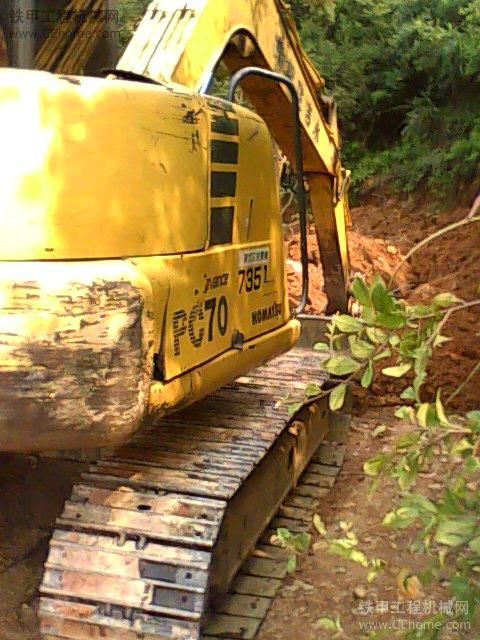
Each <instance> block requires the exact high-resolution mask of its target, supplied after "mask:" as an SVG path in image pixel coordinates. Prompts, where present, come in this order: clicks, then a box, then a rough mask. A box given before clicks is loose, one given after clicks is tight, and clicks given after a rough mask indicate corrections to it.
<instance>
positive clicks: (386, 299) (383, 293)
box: [372, 281, 395, 314]
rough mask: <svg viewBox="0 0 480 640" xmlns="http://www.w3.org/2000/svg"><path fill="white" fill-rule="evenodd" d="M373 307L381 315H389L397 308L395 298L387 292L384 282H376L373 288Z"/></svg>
mask: <svg viewBox="0 0 480 640" xmlns="http://www.w3.org/2000/svg"><path fill="white" fill-rule="evenodd" d="M372 302H373V306H374V307H375V309H376V310H377V311H380V313H387V314H389V313H390V312H391V311H393V309H394V308H395V302H394V299H393V296H392V295H391V294H390V293H389V292H388V291H387V289H386V288H385V285H384V284H383V283H382V282H379V281H377V282H375V284H374V285H373V286H372Z"/></svg>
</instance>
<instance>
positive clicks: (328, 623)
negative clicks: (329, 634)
mask: <svg viewBox="0 0 480 640" xmlns="http://www.w3.org/2000/svg"><path fill="white" fill-rule="evenodd" d="M315 627H317V628H318V629H325V631H337V624H336V622H335V620H332V619H331V618H319V619H318V620H316V622H315Z"/></svg>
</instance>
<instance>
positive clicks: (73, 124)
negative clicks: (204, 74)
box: [0, 71, 299, 450]
mask: <svg viewBox="0 0 480 640" xmlns="http://www.w3.org/2000/svg"><path fill="white" fill-rule="evenodd" d="M3 74H5V75H3ZM0 87H1V88H2V89H1V91H0V96H1V99H0V129H1V132H2V135H3V136H4V137H6V136H10V138H9V139H10V140H11V142H12V144H13V142H14V141H17V146H16V147H15V148H13V147H10V148H12V149H13V153H14V155H15V159H14V160H15V161H14V162H12V157H11V155H9V156H7V155H2V154H0V158H1V160H0V162H1V164H2V172H3V176H4V177H5V178H6V179H5V180H4V181H3V182H2V186H1V188H0V228H1V229H2V234H1V235H0V304H1V313H0V344H1V345H2V346H1V348H0V449H8V450H36V449H48V448H57V449H58V448H75V447H88V446H101V445H105V444H108V445H111V444H115V443H118V442H120V441H122V440H123V439H125V438H126V437H128V436H129V435H130V434H131V432H132V431H133V430H134V429H136V428H137V427H138V426H139V425H140V424H141V422H142V420H143V419H144V417H145V416H146V415H147V414H148V413H151V414H155V415H162V414H164V413H165V412H167V411H171V410H174V409H175V408H178V407H180V406H184V405H185V404H187V403H190V402H193V401H195V400H196V399H198V398H200V397H202V396H203V395H205V394H206V393H208V392H209V391H211V390H212V389H214V388H216V387H218V386H221V385H222V384H225V383H226V382H228V381H230V380H232V379H234V378H235V377H237V376H238V375H240V374H241V373H244V372H245V371H247V370H249V369H251V368H252V367H254V366H257V365H258V364H259V363H260V362H263V361H265V360H267V359H269V358H271V357H273V356H274V355H276V354H278V353H281V352H282V351H284V350H287V349H288V348H290V347H291V346H293V344H294V343H295V341H296V340H297V338H298V334H299V323H298V322H297V321H295V320H291V319H290V311H289V308H288V299H287V292H286V279H285V256H284V250H283V243H282V228H281V217H280V212H279V202H278V192H277V184H276V176H275V167H274V160H273V148H272V141H271V138H270V135H269V132H268V129H267V127H266V125H265V123H264V122H263V121H262V119H261V118H260V117H259V116H257V115H255V114H254V113H252V112H250V111H248V110H246V109H243V108H241V107H237V106H232V105H230V104H228V103H225V102H223V101H219V100H215V99H212V98H206V97H200V96H194V95H191V94H189V93H188V91H187V90H177V89H178V87H176V88H175V89H173V88H164V87H160V86H154V85H145V84H140V83H132V82H123V81H115V80H107V81H101V80H95V79H88V78H82V79H77V78H60V77H55V76H51V75H49V74H46V73H31V72H20V73H17V72H15V73H13V72H11V71H6V72H0ZM27 113H30V114H31V116H30V121H29V122H28V123H27V124H25V120H24V118H21V119H20V121H19V120H18V118H17V115H18V114H20V115H23V114H25V118H26V114H27ZM252 160H253V161H252ZM139 385H140V386H139ZM145 385H147V387H146V386H145ZM120 398H122V400H121V401H120ZM19 418H21V419H20V420H19Z"/></svg>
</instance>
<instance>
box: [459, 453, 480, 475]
mask: <svg viewBox="0 0 480 640" xmlns="http://www.w3.org/2000/svg"><path fill="white" fill-rule="evenodd" d="M463 468H464V470H465V473H466V474H468V475H471V474H473V473H477V471H480V460H478V458H474V457H473V456H469V457H467V458H466V460H465V462H464V465H463Z"/></svg>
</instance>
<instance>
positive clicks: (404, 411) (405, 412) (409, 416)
mask: <svg viewBox="0 0 480 640" xmlns="http://www.w3.org/2000/svg"><path fill="white" fill-rule="evenodd" d="M393 415H394V416H395V417H396V418H398V419H399V420H407V421H408V422H412V423H413V422H414V416H415V412H414V410H413V407H406V406H403V407H398V409H396V410H395V413H394V414H393Z"/></svg>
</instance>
